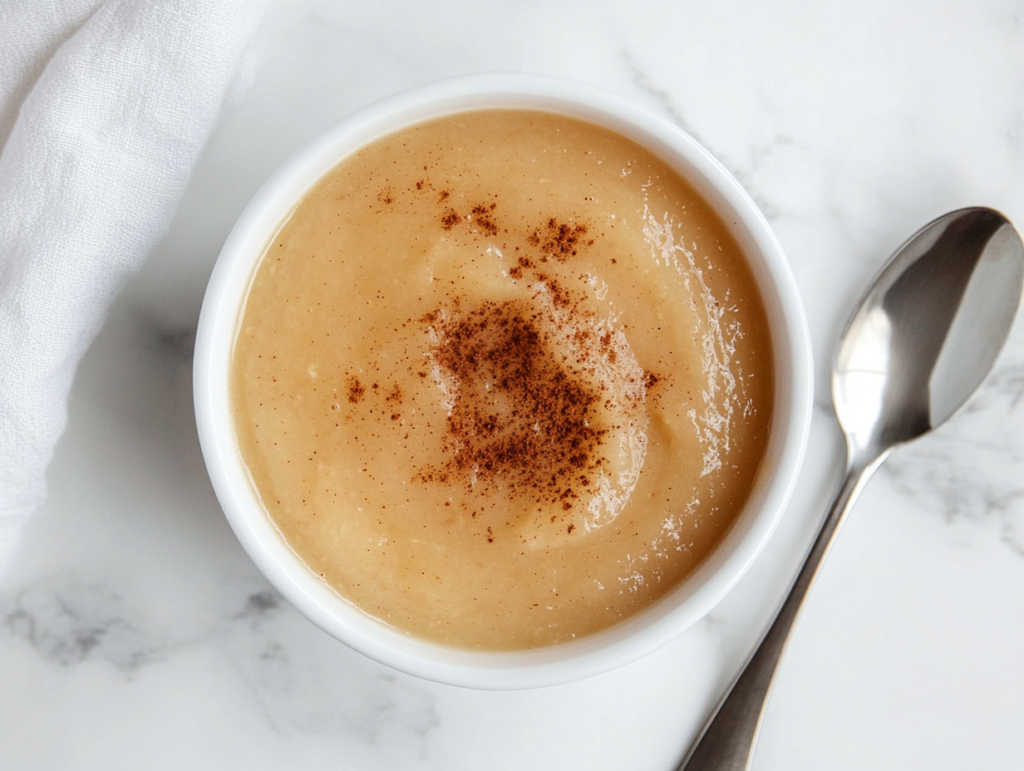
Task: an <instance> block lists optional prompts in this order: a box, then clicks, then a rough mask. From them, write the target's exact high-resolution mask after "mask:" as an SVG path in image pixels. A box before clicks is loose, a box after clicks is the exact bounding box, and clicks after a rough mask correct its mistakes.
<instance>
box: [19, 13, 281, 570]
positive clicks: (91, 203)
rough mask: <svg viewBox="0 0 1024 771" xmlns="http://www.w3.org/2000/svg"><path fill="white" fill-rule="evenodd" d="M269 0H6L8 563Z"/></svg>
mask: <svg viewBox="0 0 1024 771" xmlns="http://www.w3.org/2000/svg"><path fill="white" fill-rule="evenodd" d="M266 6H267V0H0V146H2V147H3V150H2V154H0V574H2V573H3V572H4V571H5V570H6V569H7V568H9V567H10V563H11V561H12V559H13V555H14V553H15V550H16V548H17V544H18V539H19V533H20V531H21V529H22V527H23V525H24V522H25V521H26V519H27V518H28V517H29V516H30V515H31V514H32V512H33V511H34V510H35V509H37V508H38V506H39V505H40V503H41V502H42V501H43V498H44V496H45V475H46V467H47V465H48V464H49V462H50V458H51V457H52V455H53V451H54V446H55V445H56V443H57V439H58V438H59V437H60V435H61V433H62V432H63V430H64V426H65V423H66V403H67V396H68V390H69V389H70V387H71V382H72V379H73V377H74V373H75V368H76V366H77V364H78V361H79V359H80V358H81V356H82V354H83V353H84V352H85V349H86V347H87V346H88V345H89V343H90V341H91V340H92V339H93V337H94V336H95V335H96V333H97V331H98V330H99V328H100V326H101V325H102V323H103V318H104V315H105V313H106V310H107V308H108V306H109V305H110V303H111V301H112V300H113V298H114V296H115V295H116V294H117V292H118V290H119V289H120V288H121V286H122V284H123V283H124V281H125V279H126V278H127V277H128V276H129V275H130V274H131V273H132V272H133V271H135V270H136V269H137V268H138V267H139V266H140V265H141V264H142V262H143V260H144V259H145V257H146V255H147V254H148V253H149V252H150V250H151V249H152V248H153V246H154V245H155V244H156V242H157V241H158V240H159V238H160V237H161V236H162V235H163V234H164V232H165V231H166V229H167V227H168V225H169V224H170V220H171V217H172V215H173V213H174V210H175V208H176V206H177V203H178V200H179V198H180V196H181V193H182V191H183V189H184V187H185V183H186V182H187V180H188V177H189V173H190V172H191V169H192V166H193V164H194V163H195V161H196V158H197V156H198V155H199V152H200V151H201V150H202V148H203V145H204V143H205V142H206V139H207V137H208V136H209V133H210V131H211V129H212V127H213V126H214V123H215V121H216V119H217V117H218V114H219V112H220V110H221V106H222V104H223V102H224V100H225V98H226V95H227V94H228V93H229V92H230V90H231V88H232V86H233V84H234V82H235V81H234V78H235V75H236V72H237V71H238V68H239V65H240V62H241V60H242V58H243V54H244V52H245V51H246V48H247V47H248V44H249V41H250V38H251V37H252V35H253V34H254V32H255V30H256V28H257V26H258V24H259V21H260V20H261V18H262V16H263V13H264V11H265V9H266Z"/></svg>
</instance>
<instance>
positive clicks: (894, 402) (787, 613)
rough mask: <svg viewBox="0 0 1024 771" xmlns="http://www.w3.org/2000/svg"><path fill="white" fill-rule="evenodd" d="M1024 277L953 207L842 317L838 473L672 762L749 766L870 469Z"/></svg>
mask: <svg viewBox="0 0 1024 771" xmlns="http://www.w3.org/2000/svg"><path fill="white" fill-rule="evenodd" d="M1022 283H1024V245H1022V243H1021V239H1020V236H1019V235H1018V234H1017V231H1016V230H1015V229H1014V227H1013V225H1012V224H1011V223H1010V221H1009V220H1007V219H1006V217H1004V216H1003V215H1002V214H1000V213H999V212H996V211H993V210H992V209H984V208H971V209H960V210H959V211H954V212H951V213H950V214H946V215H945V216H943V217H940V218H939V219H937V220H935V221H934V222H931V223H930V224H928V225H926V226H925V227H924V228H922V229H921V230H919V231H918V232H917V233H916V234H915V235H914V236H913V237H911V239H910V240H909V241H907V242H906V243H905V244H904V245H903V246H902V247H900V248H899V249H898V250H897V251H896V253H895V254H894V255H893V256H892V258H891V259H890V260H889V262H888V263H887V264H886V266H885V268H883V270H882V272H881V273H880V274H879V275H878V277H877V278H876V279H875V282H874V284H873V285H872V287H871V289H870V290H868V293H867V294H866V295H865V296H864V299H863V300H862V301H861V303H860V307H859V308H858V310H857V312H856V313H855V314H854V316H853V318H852V319H851V320H850V322H849V324H848V325H847V328H846V331H845V333H844V334H843V337H842V342H841V343H840V345H839V351H838V356H837V357H836V361H835V366H834V368H833V372H832V400H833V402H834V404H835V410H836V416H837V417H838V418H839V424H840V426H841V427H842V429H843V431H844V433H845V434H846V473H845V474H844V476H843V479H842V481H841V482H840V484H839V486H838V488H837V490H836V493H835V497H834V499H833V502H832V506H831V509H830V510H829V513H828V516H827V517H826V518H825V522H824V524H823V525H822V526H821V530H820V532H819V533H818V537H817V539H816V540H815V542H814V545H813V546H812V547H811V551H810V554H808V556H807V559H806V561H805V562H804V565H803V567H802V568H801V570H800V573H799V574H798V575H797V578H796V580H795V582H794V583H793V587H792V588H791V589H790V593H789V596H788V597H787V599H786V601H785V603H783V605H782V608H781V609H780V610H779V612H778V615H777V616H776V617H775V620H774V622H773V623H772V625H771V627H770V628H769V629H768V631H767V633H766V634H765V636H764V638H763V639H762V640H761V644H760V646H759V647H758V648H757V650H756V651H755V652H754V654H753V656H752V657H751V658H750V661H748V662H747V666H746V668H745V669H744V670H743V672H742V673H741V674H740V676H739V678H738V679H737V680H736V682H735V683H734V684H733V686H732V688H731V689H730V691H729V692H728V693H727V694H726V696H725V697H724V698H723V700H722V701H721V702H720V703H719V705H718V707H717V708H716V709H715V711H714V713H712V716H711V718H710V719H709V720H708V722H707V723H706V724H705V726H704V728H703V730H702V731H701V734H700V736H698V738H697V741H696V742H694V744H693V746H692V747H691V748H690V751H689V752H688V753H687V755H686V757H685V758H684V759H683V762H682V763H681V764H680V766H679V769H680V771H682V769H689V770H690V771H745V769H748V768H749V767H750V762H751V760H752V758H753V755H754V744H755V743H756V741H757V734H758V730H759V729H760V727H761V721H762V719H763V717H764V711H765V704H766V703H767V700H768V695H769V694H770V692H771V688H772V683H773V682H774V679H775V673H776V671H777V667H778V664H779V661H780V660H781V658H782V655H783V653H784V652H785V648H786V643H787V640H788V639H789V633H790V630H791V629H792V628H793V624H794V622H795V621H796V619H797V616H798V615H799V613H800V608H801V606H802V605H803V601H804V598H805V597H806V596H807V592H808V590H809V589H810V587H811V584H812V583H813V582H814V579H815V577H816V576H817V574H818V571H819V569H820V568H821V563H822V561H823V560H824V559H825V556H826V555H827V554H828V552H829V549H830V548H831V546H832V544H833V542H834V541H835V538H836V534H837V533H838V532H839V528H840V526H841V525H842V523H843V520H844V519H845V518H846V515H847V513H848V512H849V511H850V509H851V508H852V507H853V503H854V500H855V499H856V498H857V495H858V494H859V493H860V491H861V490H862V489H863V487H864V485H865V483H866V482H867V480H868V477H870V476H871V474H872V473H873V472H874V471H875V469H877V468H878V467H879V466H880V465H881V464H882V461H884V460H885V459H886V458H887V457H888V456H889V453H891V452H892V451H893V450H894V449H895V448H896V447H898V446H899V445H901V444H903V443H905V442H909V441H910V440H912V439H916V438H917V437H919V436H921V435H922V434H926V433H928V432H929V431H931V430H932V429H933V428H935V427H936V426H939V425H941V424H942V423H944V422H945V421H946V420H947V419H948V418H949V417H950V416H951V415H952V414H953V413H954V412H955V411H956V410H957V409H959V408H960V406H961V405H962V404H963V403H964V402H965V401H966V400H967V397H969V396H970V395H971V394H972V393H973V392H974V390H975V389H976V388H977V387H978V385H980V384H981V381H982V380H983V379H984V378H985V376H986V375H987V374H988V372H989V370H990V369H991V368H992V365H993V363H994V362H995V360H996V356H997V355H998V354H999V351H1000V350H1001V349H1002V347H1003V343H1004V342H1005V341H1006V338H1007V336H1008V335H1009V332H1010V327H1011V325H1012V323H1013V319H1014V316H1015V315H1016V312H1017V306H1018V304H1019V303H1020V296H1021V287H1022Z"/></svg>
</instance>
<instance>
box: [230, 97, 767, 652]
mask: <svg viewBox="0 0 1024 771" xmlns="http://www.w3.org/2000/svg"><path fill="white" fill-rule="evenodd" d="M772 381H773V374H772V352H771V346H770V341H769V338H768V329H767V322H766V316H765V311H764V308H763V305H762V302H761V299H760V297H759V295H758V292H757V288H756V286H755V283H754V280H753V278H752V276H751V274H750V270H749V268H748V266H747V264H746V262H745V260H744V257H743V255H742V254H741V253H740V251H739V249H738V247H737V245H736V244H735V242H734V241H733V239H732V237H731V236H730V235H729V233H728V231H727V229H726V228H725V226H724V225H723V223H722V222H721V220H720V219H719V217H718V216H717V215H716V214H715V213H714V212H713V211H712V210H711V208H710V207H709V205H708V204H707V203H706V202H705V201H704V200H703V199H702V198H701V197H700V196H699V195H698V194H697V193H696V192H695V191H694V189H693V188H692V187H691V186H690V185H689V184H688V183H687V182H686V181H684V180H683V179H680V178H679V177H678V176H677V175H676V174H675V173H674V172H673V171H671V170H670V169H669V168H668V167H667V166H666V165H665V164H664V163H663V162H661V161H660V160H659V159H658V158H656V157H655V156H654V155H652V154H651V153H650V152H648V151H646V150H644V149H643V148H641V147H640V146H638V145H637V144H635V143H633V142H632V141H630V140H628V139H625V138H624V137H622V136H620V135H618V134H616V133H614V132H611V131H609V130H607V129H604V128H600V127H597V126H594V125H590V124H588V123H584V122H581V121H578V120H575V119H571V118H567V117H563V116H559V115H555V114H549V113H544V112H536V111H528V110H482V111H476V112H468V113H461V114H457V115H453V116H450V117H446V118H443V119H439V120H435V121H431V122H427V123H424V124H420V125H417V126H413V127H411V128H408V129H404V130H402V131H399V132H397V133H395V134H392V135H390V136H387V137H385V138H383V139H380V140H377V141H376V142H374V143H372V144H370V145H369V146H367V147H365V148H363V149H362V150H360V151H359V152H357V153H355V154H354V155H352V156H350V157H349V158H347V159H345V160H344V161H342V162H341V163H340V164H339V165H338V166H337V167H336V168H334V169H333V170H331V171H330V172H329V173H327V174H326V175H325V176H324V177H323V178H322V179H321V180H320V181H319V182H318V183H317V184H316V185H315V186H314V187H313V188H312V189H311V190H310V191H309V192H308V194H307V195H306V197H305V198H304V199H303V200H302V201H301V202H300V203H299V204H298V205H297V206H296V208H295V210H294V211H293V212H292V214H291V216H290V218H289V219H288V220H287V222H285V224H284V225H282V227H281V229H280V231H279V233H278V235H277V236H276V237H275V239H274V241H273V242H272V243H271V244H269V245H268V247H267V250H266V253H265V255H264V256H263V259H262V262H261V263H260V265H259V267H258V269H257V271H256V274H255V276H254V278H253V281H252V287H251V289H250V292H249V295H248V299H247V301H246V306H245V309H244V312H243V315H242V318H241V320H240V326H239V330H238V338H237V342H236V346H235V351H234V359H233V363H232V386H231V387H232V405H233V411H234V420H235V426H236V430H237V434H238V443H239V449H240V452H241V454H242V457H243V459H244V461H245V464H246V465H247V467H248V469H249V472H250V474H251V476H252V480H253V482H254V484H255V486H256V488H257V490H258V492H259V494H260V497H261V499H262V501H263V505H264V506H265V508H266V510H267V512H268V513H269V515H270V516H271V518H272V519H273V521H274V522H275V523H276V525H277V527H278V528H279V529H280V531H281V534H282V535H283V537H284V538H285V540H286V541H287V542H288V543H289V544H290V545H291V547H292V549H293V550H294V551H295V553H296V554H297V555H298V556H299V557H301V559H302V560H303V561H304V562H305V563H306V564H307V565H308V566H309V567H310V569H311V570H313V571H314V572H315V573H316V574H317V575H319V576H321V577H322V578H323V580H324V581H325V582H326V583H327V584H328V585H330V586H331V587H333V588H334V589H335V590H336V591H337V592H338V593H339V594H340V595H341V596H343V597H345V598H346V599H348V600H349V601H351V602H352V603H354V604H355V605H357V606H358V607H360V608H361V609H362V610H364V611H365V612H366V613H368V614H369V615H371V616H374V617H376V618H378V619H380V620H382V621H383V622H385V623H387V624H390V625H392V626H394V627H396V628H397V629H400V630H403V631H405V632H408V633H410V634H413V635H417V636H419V637H422V638H426V639H430V640H434V641H438V642H441V643H445V644H449V645H452V646H456V647H461V648H471V649H480V650H507V649H526V648H535V647H539V646H545V645H551V644H555V643H560V642H564V641H568V640H571V639H573V638H576V637H580V636H583V635H588V634H591V633H593V632H596V631H598V630H601V629H604V628H606V627H609V626H611V625H613V624H615V623H617V622H619V621H621V620H622V619H625V618H627V617H629V616H631V615H632V614H634V613H636V612H638V611H640V610H642V609H643V608H645V607H647V606H649V605H650V604H651V603H652V602H653V601H655V600H657V599H658V598H659V597H661V596H662V595H664V594H665V593H666V592H668V591H669V590H671V589H672V588H673V587H675V586H677V585H678V584H679V582H680V581H682V580H683V579H684V578H685V577H686V576H687V575H688V574H689V573H690V572H692V571H693V569H694V568H695V567H696V566H697V565H698V564H699V563H700V562H701V561H702V560H703V559H704V558H705V557H706V556H707V555H708V554H709V552H710V551H711V550H712V549H713V548H714V547H715V545H716V544H717V543H718V542H719V541H720V540H721V538H722V537H723V535H724V534H725V532H726V531H727V530H728V529H729V527H730V525H731V524H732V522H733V521H734V519H735V518H736V516H737V514H738V513H739V511H740V509H741V508H742V507H743V504H744V502H745V501H746V499H747V498H748V496H749V494H750V490H751V487H752V485H753V484H754V480H755V477H756V475H757V472H758V467H759V465H760V463H761V460H762V458H763V456H764V452H765V446H766V443H767V440H768V432H769V426H770V420H771V404H772V387H773V386H772Z"/></svg>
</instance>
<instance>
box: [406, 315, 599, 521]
mask: <svg viewBox="0 0 1024 771" xmlns="http://www.w3.org/2000/svg"><path fill="white" fill-rule="evenodd" d="M537 316H538V313H537V312H536V311H532V310H531V308H530V307H529V306H528V305H527V304H526V303H524V302H521V301H506V302H484V303H481V304H480V305H479V306H477V307H476V308H474V309H472V310H471V311H470V312H468V313H462V314H459V317H458V318H457V319H455V320H449V321H446V320H445V317H444V315H443V314H440V313H435V314H429V315H428V316H427V317H426V318H425V319H424V321H425V322H427V323H430V324H432V325H433V327H434V331H435V334H436V335H437V336H438V338H439V342H438V343H437V345H436V346H434V349H433V350H432V351H431V356H432V358H433V360H434V362H435V363H436V364H437V366H438V367H440V368H441V369H442V370H443V371H445V372H446V373H448V374H449V375H450V376H451V377H453V378H455V379H456V381H457V382H458V383H459V388H458V391H457V396H456V398H455V400H454V404H453V405H452V408H451V412H450V414H449V416H448V419H447V426H446V431H447V436H446V438H445V449H446V454H447V456H448V457H447V460H445V461H444V462H443V463H441V464H439V465H436V466H430V467H427V468H424V469H422V470H421V473H420V476H419V479H420V481H423V482H445V483H452V482H455V483H462V484H465V485H466V486H467V487H473V486H476V485H481V486H482V487H483V488H484V489H485V490H486V489H490V488H495V487H498V486H501V487H504V488H505V489H507V490H508V491H509V492H511V493H513V494H515V495H517V496H528V497H530V498H532V499H533V500H535V501H536V502H537V503H556V504H557V503H559V502H562V503H563V508H565V509H566V510H568V509H570V508H571V507H572V504H571V501H572V500H574V499H575V498H577V497H578V495H577V493H576V492H575V491H574V487H575V486H576V485H577V484H583V485H584V486H585V485H586V484H589V477H588V476H587V474H588V473H593V472H596V471H598V470H599V469H600V468H601V466H602V465H604V464H606V463H607V462H608V461H607V459H606V458H605V457H604V454H603V453H604V448H603V444H602V440H603V438H604V436H605V435H606V434H607V429H605V428H600V427H598V412H597V407H598V406H599V405H600V403H601V401H602V397H601V394H600V393H599V391H598V390H597V389H596V388H595V387H594V386H592V385H590V384H588V383H586V382H585V381H584V379H583V378H581V377H580V376H579V375H578V374H577V373H574V372H572V371H571V370H570V369H568V368H567V367H566V366H565V365H564V363H563V362H562V361H560V359H559V357H557V356H556V355H555V354H554V352H553V351H552V347H551V342H550V340H548V339H547V338H548V336H549V333H548V332H545V331H544V330H543V328H542V325H541V324H538V323H537V320H538V319H537Z"/></svg>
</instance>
